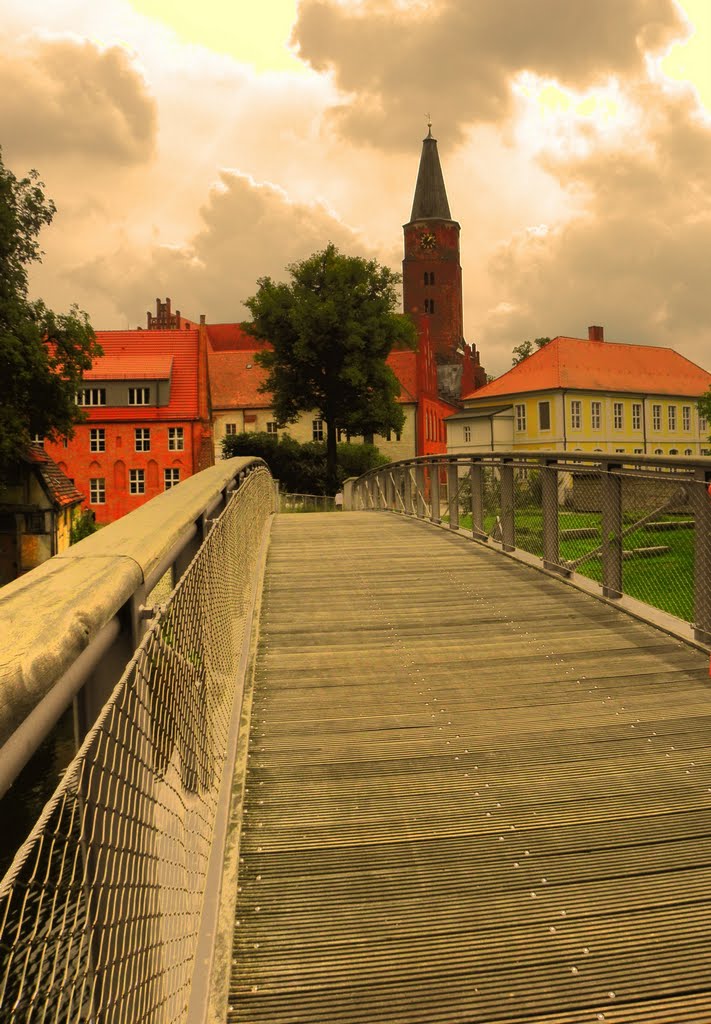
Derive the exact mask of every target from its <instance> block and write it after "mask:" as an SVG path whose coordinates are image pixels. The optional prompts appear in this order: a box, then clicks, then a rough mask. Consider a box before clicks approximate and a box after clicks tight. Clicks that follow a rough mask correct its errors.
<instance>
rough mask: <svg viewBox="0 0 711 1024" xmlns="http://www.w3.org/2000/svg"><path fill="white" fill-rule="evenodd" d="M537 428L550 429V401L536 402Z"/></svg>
mask: <svg viewBox="0 0 711 1024" xmlns="http://www.w3.org/2000/svg"><path fill="white" fill-rule="evenodd" d="M538 429H539V430H550V429H551V403H550V402H539V403H538Z"/></svg>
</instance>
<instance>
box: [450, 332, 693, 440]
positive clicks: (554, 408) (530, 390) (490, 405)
mask: <svg viewBox="0 0 711 1024" xmlns="http://www.w3.org/2000/svg"><path fill="white" fill-rule="evenodd" d="M709 388H711V373H708V372H707V371H706V370H703V369H702V368H701V367H700V366H697V365H696V364H695V363H692V362H691V361H690V360H688V359H686V358H685V357H684V356H681V355H679V353H678V352H675V351H674V350H673V349H670V348H658V347H656V346H653V345H622V344H616V343H612V342H606V341H605V340H604V335H603V329H602V327H590V328H589V331H588V338H587V340H584V339H582V338H565V337H557V338H553V340H552V341H550V342H549V343H548V344H547V345H545V346H544V347H543V348H542V349H539V350H538V351H537V352H534V353H533V354H532V355H530V356H529V357H528V358H527V359H524V360H522V362H520V363H518V365H516V366H514V367H512V368H511V369H510V370H509V371H508V372H507V373H504V374H502V376H501V377H497V379H496V380H494V381H491V382H490V383H489V384H487V385H486V387H483V388H480V389H479V390H478V391H475V392H473V393H472V394H470V395H467V396H465V399H464V409H463V410H462V411H461V412H458V413H456V414H455V415H454V416H450V417H449V418H448V419H447V451H448V452H452V453H461V454H466V453H467V452H481V451H491V450H492V449H493V450H495V451H515V450H520V451H536V450H538V451H540V450H545V449H555V450H558V449H560V450H562V451H580V452H613V453H614V452H618V453H620V454H623V453H625V454H634V455H697V456H698V455H702V454H706V453H707V451H709V449H710V447H711V446H710V445H709V441H708V431H709V427H708V424H707V423H706V420H705V419H704V418H703V417H702V416H700V415H699V411H698V399H699V397H700V396H701V395H703V394H704V393H705V392H706V391H708V390H709Z"/></svg>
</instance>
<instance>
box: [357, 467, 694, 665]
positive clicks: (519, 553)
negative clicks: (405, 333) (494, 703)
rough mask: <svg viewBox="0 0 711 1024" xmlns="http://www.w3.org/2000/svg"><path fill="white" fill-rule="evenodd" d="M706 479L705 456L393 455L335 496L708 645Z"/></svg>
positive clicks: (687, 638)
mask: <svg viewBox="0 0 711 1024" xmlns="http://www.w3.org/2000/svg"><path fill="white" fill-rule="evenodd" d="M709 480H711V458H690V457H684V456H682V457H678V456H666V457H664V456H645V455H637V456H630V455H626V454H622V453H619V454H614V455H608V454H606V453H602V452H600V453H597V452H596V453H584V452H557V451H549V452H482V453H477V454H474V455H437V456H424V457H420V458H416V459H406V460H402V461H400V462H395V463H391V464H389V465H387V466H383V467H380V468H378V469H375V470H371V471H370V472H368V473H366V474H364V475H363V476H361V477H358V478H357V479H353V480H351V481H348V482H347V485H346V487H345V499H346V507H347V508H350V509H361V510H371V511H374V510H387V511H390V512H395V513H397V514H399V515H402V516H405V517H409V518H412V519H419V520H423V521H428V522H430V523H432V524H435V525H438V526H441V527H445V528H448V529H450V530H453V531H465V532H467V533H468V534H469V536H471V538H472V539H473V540H474V541H478V542H480V543H483V544H486V545H488V546H489V547H491V548H495V549H497V550H499V551H501V552H503V553H506V554H508V555H510V556H511V557H514V558H519V559H520V560H522V561H525V562H527V563H528V564H532V565H535V566H537V567H538V568H541V569H543V570H545V571H547V572H550V573H553V574H555V575H557V576H559V577H560V578H561V579H565V580H566V581H568V582H569V583H572V584H573V585H575V586H578V587H580V588H581V589H584V590H587V591H588V592H590V593H593V594H595V595H597V596H600V597H601V598H603V599H606V600H610V601H613V602H615V603H616V604H618V605H619V606H620V607H621V608H623V609H624V610H626V611H629V612H631V613H633V614H635V615H638V616H640V617H642V618H644V619H646V620H647V621H650V622H653V623H654V624H656V625H659V626H661V627H662V628H665V629H667V630H669V631H670V632H673V633H675V634H676V635H679V636H681V637H683V638H684V639H686V640H692V641H695V642H697V643H700V644H702V645H704V646H709V645H711V496H710V495H709Z"/></svg>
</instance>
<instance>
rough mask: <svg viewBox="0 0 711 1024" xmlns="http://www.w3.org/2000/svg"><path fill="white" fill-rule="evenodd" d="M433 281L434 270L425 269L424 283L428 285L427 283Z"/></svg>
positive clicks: (432, 282)
mask: <svg viewBox="0 0 711 1024" xmlns="http://www.w3.org/2000/svg"><path fill="white" fill-rule="evenodd" d="M434 283H435V277H434V270H426V271H425V284H426V285H429V284H434Z"/></svg>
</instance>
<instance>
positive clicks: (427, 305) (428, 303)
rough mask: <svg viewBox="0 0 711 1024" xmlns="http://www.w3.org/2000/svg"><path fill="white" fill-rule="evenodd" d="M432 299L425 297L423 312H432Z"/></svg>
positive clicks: (433, 308)
mask: <svg viewBox="0 0 711 1024" xmlns="http://www.w3.org/2000/svg"><path fill="white" fill-rule="evenodd" d="M434 311H435V307H434V299H425V313H434Z"/></svg>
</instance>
